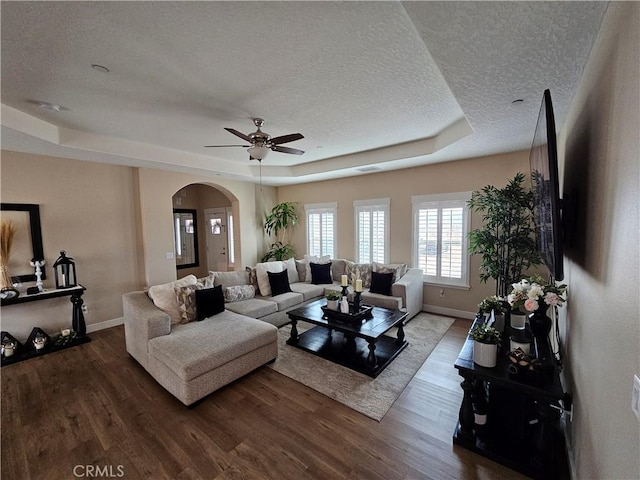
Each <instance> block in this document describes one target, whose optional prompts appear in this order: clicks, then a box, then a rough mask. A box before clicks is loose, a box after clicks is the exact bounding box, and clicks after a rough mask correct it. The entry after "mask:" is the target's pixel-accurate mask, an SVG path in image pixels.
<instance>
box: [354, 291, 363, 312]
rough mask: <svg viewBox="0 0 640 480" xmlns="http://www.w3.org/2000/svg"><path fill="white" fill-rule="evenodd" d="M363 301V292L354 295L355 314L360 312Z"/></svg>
mask: <svg viewBox="0 0 640 480" xmlns="http://www.w3.org/2000/svg"><path fill="white" fill-rule="evenodd" d="M361 301H362V292H354V293H353V313H354V314H356V313H358V312H360V303H361Z"/></svg>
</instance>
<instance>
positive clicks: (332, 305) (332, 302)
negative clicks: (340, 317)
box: [326, 291, 340, 310]
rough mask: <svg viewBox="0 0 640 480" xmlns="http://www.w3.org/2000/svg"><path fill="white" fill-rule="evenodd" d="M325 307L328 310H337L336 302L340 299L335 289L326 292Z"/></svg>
mask: <svg viewBox="0 0 640 480" xmlns="http://www.w3.org/2000/svg"><path fill="white" fill-rule="evenodd" d="M326 297H327V308H328V309H330V310H338V302H339V301H340V294H339V293H338V292H335V291H331V292H327V295H326Z"/></svg>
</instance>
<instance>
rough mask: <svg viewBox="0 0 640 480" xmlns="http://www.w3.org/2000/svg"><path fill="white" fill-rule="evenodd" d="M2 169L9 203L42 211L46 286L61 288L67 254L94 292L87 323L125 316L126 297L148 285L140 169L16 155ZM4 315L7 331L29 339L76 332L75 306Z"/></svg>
mask: <svg viewBox="0 0 640 480" xmlns="http://www.w3.org/2000/svg"><path fill="white" fill-rule="evenodd" d="M1 162H2V163H1V170H0V176H1V177H0V178H1V186H2V190H1V194H2V202H10V203H34V204H38V205H40V216H41V226H42V240H43V244H44V255H45V260H46V262H47V263H46V265H45V269H46V273H47V279H46V280H45V281H44V284H45V287H53V286H54V280H53V270H52V265H53V263H54V261H55V260H56V258H58V256H59V254H60V250H66V252H67V254H68V255H69V256H71V257H73V258H74V259H75V262H76V270H77V275H78V281H79V282H80V283H81V284H82V285H84V286H85V287H86V288H87V291H86V293H85V295H84V300H85V304H86V306H87V308H88V314H87V316H86V321H87V324H91V323H95V322H100V321H105V320H110V319H113V318H118V317H121V316H122V301H121V295H122V293H123V292H126V291H132V290H134V289H135V288H136V287H138V286H139V285H140V283H141V277H140V273H139V272H140V270H139V264H138V261H137V256H138V238H137V233H136V232H137V230H136V217H135V208H134V205H135V204H136V199H135V196H136V195H135V187H134V184H135V172H134V169H132V168H129V167H121V166H112V165H105V164H99V163H90V162H83V161H78V160H69V159H61V158H54V157H46V156H38V155H28V154H22V153H16V152H8V151H2V157H1ZM26 286H27V285H25V287H26ZM1 314H2V330H7V331H9V332H11V333H12V334H13V335H15V336H16V337H17V338H18V339H19V340H21V339H26V337H27V336H28V335H29V333H30V331H31V329H32V328H33V327H35V326H39V327H41V328H43V329H44V330H46V331H48V332H52V333H55V332H56V331H57V330H58V329H59V328H61V327H68V326H70V324H71V303H70V302H69V298H68V297H67V298H63V299H56V300H43V301H39V302H32V303H28V304H24V305H10V306H5V307H2V312H1ZM21 337H22V338H21Z"/></svg>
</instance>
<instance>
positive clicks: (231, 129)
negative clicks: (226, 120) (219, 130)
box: [224, 127, 251, 143]
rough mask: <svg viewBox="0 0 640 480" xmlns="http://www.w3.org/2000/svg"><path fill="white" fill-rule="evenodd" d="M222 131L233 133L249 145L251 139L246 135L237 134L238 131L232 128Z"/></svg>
mask: <svg viewBox="0 0 640 480" xmlns="http://www.w3.org/2000/svg"><path fill="white" fill-rule="evenodd" d="M224 129H225V130H226V131H227V132H229V133H233V134H234V135H235V136H236V137H240V138H241V139H243V140H244V141H245V142H249V143H251V137H248V136H247V135H245V134H244V133H242V132H239V131H238V130H236V129H234V128H227V127H224Z"/></svg>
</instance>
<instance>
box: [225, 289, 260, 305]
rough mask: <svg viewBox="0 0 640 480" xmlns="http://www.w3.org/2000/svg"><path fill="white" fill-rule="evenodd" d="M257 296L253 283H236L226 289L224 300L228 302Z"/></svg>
mask: <svg viewBox="0 0 640 480" xmlns="http://www.w3.org/2000/svg"><path fill="white" fill-rule="evenodd" d="M255 296H256V289H255V288H254V287H253V285H234V286H233V287H227V288H225V289H224V301H225V302H227V303H231V302H239V301H241V300H247V299H249V298H253V297H255Z"/></svg>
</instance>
